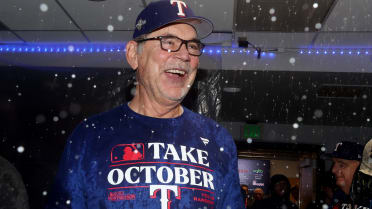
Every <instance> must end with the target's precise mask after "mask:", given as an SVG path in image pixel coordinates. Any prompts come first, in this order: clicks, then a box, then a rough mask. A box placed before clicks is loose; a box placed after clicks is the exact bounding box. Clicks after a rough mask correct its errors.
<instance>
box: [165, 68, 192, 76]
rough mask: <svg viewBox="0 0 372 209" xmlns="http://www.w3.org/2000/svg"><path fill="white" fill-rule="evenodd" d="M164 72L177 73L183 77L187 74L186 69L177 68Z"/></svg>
mask: <svg viewBox="0 0 372 209" xmlns="http://www.w3.org/2000/svg"><path fill="white" fill-rule="evenodd" d="M165 72H166V73H171V74H174V75H178V76H179V77H184V76H185V75H186V74H187V72H186V70H179V69H171V70H166V71H165Z"/></svg>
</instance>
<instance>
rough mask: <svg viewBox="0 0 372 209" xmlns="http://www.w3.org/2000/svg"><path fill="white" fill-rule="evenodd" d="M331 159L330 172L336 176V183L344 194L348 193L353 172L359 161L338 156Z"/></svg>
mask: <svg viewBox="0 0 372 209" xmlns="http://www.w3.org/2000/svg"><path fill="white" fill-rule="evenodd" d="M332 160H333V167H332V173H333V174H334V175H335V177H336V185H337V186H339V187H340V189H341V190H342V191H343V192H345V194H349V192H350V187H351V182H352V181H353V176H354V172H355V170H356V169H357V168H358V166H359V164H360V162H359V161H356V160H345V159H340V158H333V159H332Z"/></svg>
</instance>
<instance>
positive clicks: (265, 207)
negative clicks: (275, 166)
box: [255, 174, 298, 209]
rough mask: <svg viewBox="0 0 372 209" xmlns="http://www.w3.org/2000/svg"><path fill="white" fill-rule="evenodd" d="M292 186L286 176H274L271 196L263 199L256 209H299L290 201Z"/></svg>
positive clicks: (270, 186)
mask: <svg viewBox="0 0 372 209" xmlns="http://www.w3.org/2000/svg"><path fill="white" fill-rule="evenodd" d="M290 188H291V185H290V183H289V180H288V178H287V177H286V176H284V175H282V174H276V175H273V176H272V177H271V179H270V185H269V189H270V196H269V197H268V198H266V199H263V200H262V201H261V202H260V203H259V204H257V205H256V206H255V209H258V208H260V209H283V208H286V209H298V207H297V206H296V205H295V204H294V203H293V202H291V201H290V200H289V195H290Z"/></svg>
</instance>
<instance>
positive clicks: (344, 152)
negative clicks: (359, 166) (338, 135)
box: [330, 141, 363, 161]
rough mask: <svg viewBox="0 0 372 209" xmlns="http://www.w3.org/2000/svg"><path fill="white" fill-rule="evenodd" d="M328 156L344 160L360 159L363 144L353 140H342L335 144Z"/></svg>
mask: <svg viewBox="0 0 372 209" xmlns="http://www.w3.org/2000/svg"><path fill="white" fill-rule="evenodd" d="M330 156H331V157H334V158H340V159H345V160H357V161H361V160H362V156H363V145H361V144H358V143H355V142H349V141H342V142H340V143H337V144H336V148H335V149H334V151H333V152H332V154H331V155H330Z"/></svg>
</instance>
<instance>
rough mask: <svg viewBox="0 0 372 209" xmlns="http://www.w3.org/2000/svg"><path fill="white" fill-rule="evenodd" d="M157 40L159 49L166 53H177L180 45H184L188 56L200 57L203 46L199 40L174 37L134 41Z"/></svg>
mask: <svg viewBox="0 0 372 209" xmlns="http://www.w3.org/2000/svg"><path fill="white" fill-rule="evenodd" d="M151 40H159V41H160V47H161V49H163V50H165V51H168V52H177V51H179V50H180V49H181V46H182V44H185V46H186V49H187V51H188V52H189V54H190V55H193V56H200V55H202V53H203V48H204V46H205V45H204V44H203V43H201V42H200V41H199V40H183V39H180V38H178V37H176V36H157V37H153V38H145V39H139V40H135V41H136V42H137V43H141V42H144V41H151Z"/></svg>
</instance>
